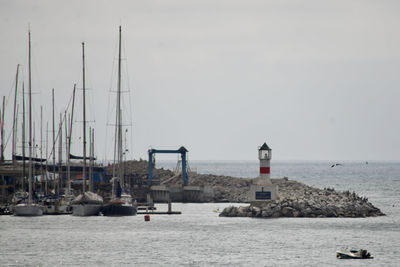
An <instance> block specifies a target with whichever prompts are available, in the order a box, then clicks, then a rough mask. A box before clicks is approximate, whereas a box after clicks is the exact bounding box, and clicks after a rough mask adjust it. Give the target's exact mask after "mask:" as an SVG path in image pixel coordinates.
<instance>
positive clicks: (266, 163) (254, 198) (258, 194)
mask: <svg viewBox="0 0 400 267" xmlns="http://www.w3.org/2000/svg"><path fill="white" fill-rule="evenodd" d="M271 158H272V149H271V148H270V147H269V146H268V145H267V143H264V144H263V145H262V146H260V147H259V148H258V160H259V161H260V175H259V176H258V177H257V178H255V179H253V180H252V183H251V185H250V192H249V200H250V203H251V204H252V205H255V206H257V205H258V206H259V205H262V203H264V202H266V201H270V200H277V199H278V198H279V192H278V186H277V185H275V184H273V183H272V181H271Z"/></svg>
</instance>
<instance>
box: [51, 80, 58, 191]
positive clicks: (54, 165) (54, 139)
mask: <svg viewBox="0 0 400 267" xmlns="http://www.w3.org/2000/svg"><path fill="white" fill-rule="evenodd" d="M51 94H52V105H53V112H52V113H53V149H52V153H53V185H54V193H56V190H57V187H56V136H55V125H54V124H55V119H54V88H53V89H52V90H51Z"/></svg>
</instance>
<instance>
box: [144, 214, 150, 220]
mask: <svg viewBox="0 0 400 267" xmlns="http://www.w3.org/2000/svg"><path fill="white" fill-rule="evenodd" d="M144 221H145V222H149V221H150V215H149V214H146V215H144Z"/></svg>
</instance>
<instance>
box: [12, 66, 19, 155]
mask: <svg viewBox="0 0 400 267" xmlns="http://www.w3.org/2000/svg"><path fill="white" fill-rule="evenodd" d="M18 73H19V64H18V65H17V74H16V75H15V93H14V115H13V128H12V131H13V132H12V152H11V159H12V161H13V163H15V147H16V140H17V138H16V135H17V124H16V120H17V117H16V116H17V91H18Z"/></svg>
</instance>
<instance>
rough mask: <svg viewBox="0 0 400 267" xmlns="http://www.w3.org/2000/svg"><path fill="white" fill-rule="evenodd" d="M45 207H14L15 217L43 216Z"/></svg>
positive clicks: (21, 205) (19, 205)
mask: <svg viewBox="0 0 400 267" xmlns="http://www.w3.org/2000/svg"><path fill="white" fill-rule="evenodd" d="M43 210H44V208H43V206H41V205H38V204H18V205H17V206H15V207H14V215H15V216H42V215H43Z"/></svg>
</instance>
